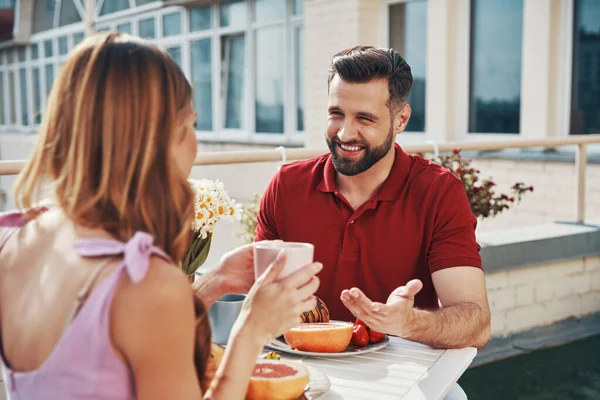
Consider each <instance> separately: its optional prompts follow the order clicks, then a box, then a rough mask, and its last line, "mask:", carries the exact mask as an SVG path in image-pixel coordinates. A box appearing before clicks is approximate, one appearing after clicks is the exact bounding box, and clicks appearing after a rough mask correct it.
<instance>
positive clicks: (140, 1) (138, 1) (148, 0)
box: [135, 0, 158, 6]
mask: <svg viewBox="0 0 600 400" xmlns="http://www.w3.org/2000/svg"><path fill="white" fill-rule="evenodd" d="M155 1H158V0H135V4H137V5H138V6H142V5H144V4H150V3H154V2H155Z"/></svg>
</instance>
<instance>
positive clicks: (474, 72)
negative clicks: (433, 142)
mask: <svg viewBox="0 0 600 400" xmlns="http://www.w3.org/2000/svg"><path fill="white" fill-rule="evenodd" d="M471 13H472V15H471V20H472V22H471V93H470V109H469V132H474V133H518V132H519V122H520V114H521V49H522V42H523V0H502V1H496V0H473V2H472V7H471Z"/></svg>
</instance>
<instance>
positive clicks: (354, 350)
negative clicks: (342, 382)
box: [265, 321, 390, 357]
mask: <svg viewBox="0 0 600 400" xmlns="http://www.w3.org/2000/svg"><path fill="white" fill-rule="evenodd" d="M331 322H336V321H331ZM388 344H390V339H389V337H387V336H386V337H385V339H383V341H381V342H379V343H372V344H368V345H366V346H364V347H359V346H355V345H353V344H352V343H350V346H348V348H346V350H344V351H342V352H341V353H315V352H311V351H301V350H294V349H292V348H291V347H290V346H289V345H288V344H287V343H286V341H285V339H284V338H283V337H279V338H276V339H273V340H271V341H270V342H268V343H267V344H266V345H265V346H266V347H268V348H269V349H271V350H274V351H280V352H283V353H288V354H296V355H302V356H311V357H348V356H356V355H360V354H365V353H372V352H374V351H377V350H381V349H383V348H384V347H386V346H387V345H388Z"/></svg>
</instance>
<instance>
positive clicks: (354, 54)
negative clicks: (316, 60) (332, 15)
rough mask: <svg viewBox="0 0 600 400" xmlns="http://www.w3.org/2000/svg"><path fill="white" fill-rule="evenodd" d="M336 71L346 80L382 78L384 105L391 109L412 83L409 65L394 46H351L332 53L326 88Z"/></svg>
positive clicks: (405, 99) (406, 96)
mask: <svg viewBox="0 0 600 400" xmlns="http://www.w3.org/2000/svg"><path fill="white" fill-rule="evenodd" d="M336 74H337V75H339V76H340V78H342V80H343V81H345V82H350V83H365V82H370V81H372V80H376V79H386V80H387V82H388V88H389V99H388V104H387V106H388V108H389V109H390V111H394V112H397V111H398V110H399V107H400V106H401V105H402V104H403V103H406V101H407V100H408V95H409V94H410V89H411V88H412V84H413V77H412V73H411V71H410V66H409V65H408V63H407V62H406V60H404V58H402V56H401V55H400V54H399V53H398V52H397V51H396V50H394V49H381V48H375V47H373V46H355V47H352V48H349V49H346V50H342V51H340V52H339V53H337V54H336V55H335V56H333V59H332V60H331V66H330V67H329V80H328V82H327V88H328V89H329V85H330V84H331V81H332V80H333V78H334V77H335V75H336Z"/></svg>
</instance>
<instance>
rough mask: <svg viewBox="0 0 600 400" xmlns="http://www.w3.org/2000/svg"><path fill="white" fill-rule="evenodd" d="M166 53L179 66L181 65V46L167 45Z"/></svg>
mask: <svg viewBox="0 0 600 400" xmlns="http://www.w3.org/2000/svg"><path fill="white" fill-rule="evenodd" d="M167 53H169V55H170V56H171V58H172V59H173V60H175V62H176V63H177V65H179V67H180V68H181V66H182V64H181V47H179V46H174V47H168V48H167Z"/></svg>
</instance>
